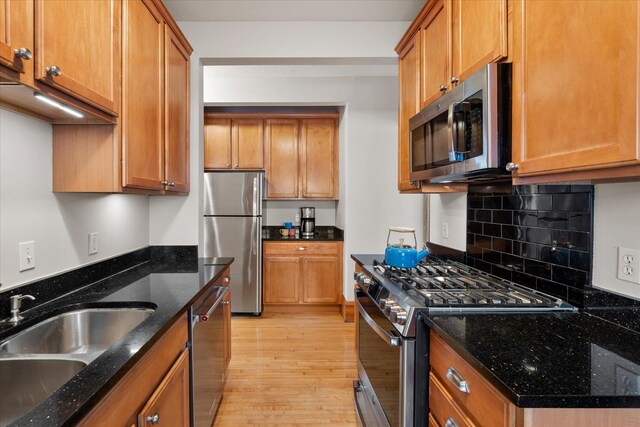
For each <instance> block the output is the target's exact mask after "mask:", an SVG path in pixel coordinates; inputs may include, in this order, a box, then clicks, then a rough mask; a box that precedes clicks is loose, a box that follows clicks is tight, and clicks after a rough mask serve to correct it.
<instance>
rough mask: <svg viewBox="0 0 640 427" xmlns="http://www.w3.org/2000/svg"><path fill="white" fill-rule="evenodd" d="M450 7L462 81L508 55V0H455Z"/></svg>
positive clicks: (457, 73) (456, 70)
mask: <svg viewBox="0 0 640 427" xmlns="http://www.w3.org/2000/svg"><path fill="white" fill-rule="evenodd" d="M534 3H535V2H534ZM543 3H548V2H543ZM550 3H551V4H553V2H550ZM451 7H452V23H453V25H452V29H453V34H452V58H453V76H455V77H456V78H458V79H459V80H460V81H462V80H464V79H466V78H467V77H468V76H469V75H471V74H473V73H474V72H476V71H477V70H479V69H480V68H481V67H482V66H484V65H487V64H489V63H491V62H495V61H498V60H500V59H502V58H505V57H506V56H507V0H483V1H468V0H453V1H452V4H451ZM536 43H537V41H536ZM552 46H553V45H552Z"/></svg>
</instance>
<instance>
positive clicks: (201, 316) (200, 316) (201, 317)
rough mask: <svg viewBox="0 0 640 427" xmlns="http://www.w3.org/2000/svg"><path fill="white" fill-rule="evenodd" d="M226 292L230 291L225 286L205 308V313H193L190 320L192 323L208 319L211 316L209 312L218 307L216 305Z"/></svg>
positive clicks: (220, 302) (220, 301)
mask: <svg viewBox="0 0 640 427" xmlns="http://www.w3.org/2000/svg"><path fill="white" fill-rule="evenodd" d="M228 292H230V291H229V288H227V287H225V288H224V289H223V290H222V292H221V293H220V294H219V295H218V296H217V298H216V299H215V302H214V303H213V304H212V305H211V306H210V307H209V308H208V309H207V312H206V313H205V314H194V315H193V316H192V317H191V320H193V323H197V322H206V321H207V320H209V317H211V313H213V312H214V311H215V310H216V308H218V306H219V305H220V304H222V300H223V299H224V296H225V295H226V294H227V293H228ZM200 308H202V307H200Z"/></svg>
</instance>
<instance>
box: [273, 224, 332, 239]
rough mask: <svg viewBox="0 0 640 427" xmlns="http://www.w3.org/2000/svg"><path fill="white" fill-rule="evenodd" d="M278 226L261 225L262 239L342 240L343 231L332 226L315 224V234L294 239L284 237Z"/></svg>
mask: <svg viewBox="0 0 640 427" xmlns="http://www.w3.org/2000/svg"><path fill="white" fill-rule="evenodd" d="M281 228H282V227H279V226H271V225H270V226H264V227H262V240H263V241H275V242H290V241H295V242H298V241H301V240H302V241H305V240H309V241H319V242H341V241H343V240H344V233H343V232H342V230H341V229H339V228H338V227H332V226H316V234H315V236H314V237H301V238H298V239H296V238H295V237H284V236H283V235H281V234H280V229H281Z"/></svg>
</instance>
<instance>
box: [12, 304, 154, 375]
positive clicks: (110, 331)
mask: <svg viewBox="0 0 640 427" xmlns="http://www.w3.org/2000/svg"><path fill="white" fill-rule="evenodd" d="M153 311H154V310H151V309H144V308H88V309H83V310H75V311H69V312H67V313H63V314H60V315H57V316H54V317H51V318H49V319H46V320H44V321H42V322H40V323H38V324H37V325H34V326H32V327H30V328H29V329H25V330H24V331H22V332H20V333H19V334H17V335H15V336H13V337H11V338H9V339H8V340H6V341H4V342H3V343H1V344H0V353H13V354H69V355H71V354H73V355H78V356H80V355H85V356H88V357H84V358H82V359H83V360H84V361H88V362H89V361H91V360H93V359H95V358H96V357H97V356H99V355H100V353H102V352H104V351H105V350H106V349H108V348H109V347H111V345H113V344H114V343H115V342H116V341H118V340H119V339H120V338H122V337H123V336H125V335H126V334H127V333H129V331H131V330H132V329H133V328H135V327H136V326H137V325H138V324H140V323H141V322H142V321H143V320H145V319H146V318H148V317H149V316H151V314H152V313H153ZM0 384H2V383H0Z"/></svg>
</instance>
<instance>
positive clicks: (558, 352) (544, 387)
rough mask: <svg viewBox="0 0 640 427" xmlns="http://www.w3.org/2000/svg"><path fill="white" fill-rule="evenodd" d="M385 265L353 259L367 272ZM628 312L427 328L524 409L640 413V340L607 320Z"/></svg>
mask: <svg viewBox="0 0 640 427" xmlns="http://www.w3.org/2000/svg"><path fill="white" fill-rule="evenodd" d="M383 258H384V255H382V254H353V255H351V259H353V260H354V261H355V262H358V263H360V264H363V265H371V264H372V263H373V260H374V259H376V260H382V259H383ZM629 310H630V309H624V310H622V309H619V308H615V307H611V308H607V307H599V308H598V309H597V310H593V309H592V310H589V311H580V312H576V313H539V314H509V313H501V314H497V313H492V314H459V315H444V314H441V313H439V314H432V315H428V316H425V322H426V324H427V326H428V327H429V328H430V329H432V330H433V331H435V332H436V333H437V334H438V335H439V336H441V337H442V338H443V339H444V340H445V342H447V343H448V344H449V345H450V346H451V347H453V348H454V349H455V350H456V351H457V352H458V353H459V354H460V355H461V356H462V357H463V358H464V359H465V360H466V361H467V362H469V363H470V364H471V365H473V366H474V367H475V368H476V369H477V370H478V371H479V372H481V373H482V374H483V375H484V377H485V378H487V380H489V381H490V382H491V383H492V384H493V385H494V386H495V387H496V388H498V389H499V390H500V391H501V392H502V393H504V394H505V395H506V396H507V397H508V398H509V399H510V400H511V401H512V402H514V403H515V404H516V405H518V406H520V407H550V408H561V407H564V408H566V407H572V408H601V407H611V408H617V407H620V408H623V407H627V408H629V407H632V408H640V333H638V332H637V331H635V330H633V328H625V327H622V326H618V325H617V324H616V323H614V322H611V321H607V320H604V319H613V320H615V319H616V318H617V316H618V313H623V314H627V312H628V311H629ZM635 310H636V311H635V313H637V312H638V309H635ZM618 317H619V316H618ZM419 375H425V376H426V375H427V373H426V372H425V373H421V374H420V373H419ZM625 393H628V394H630V395H625Z"/></svg>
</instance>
